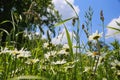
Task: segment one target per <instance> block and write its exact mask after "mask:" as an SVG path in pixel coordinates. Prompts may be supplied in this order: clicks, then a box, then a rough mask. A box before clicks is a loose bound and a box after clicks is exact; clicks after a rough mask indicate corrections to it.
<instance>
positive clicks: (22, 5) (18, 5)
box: [0, 0, 60, 41]
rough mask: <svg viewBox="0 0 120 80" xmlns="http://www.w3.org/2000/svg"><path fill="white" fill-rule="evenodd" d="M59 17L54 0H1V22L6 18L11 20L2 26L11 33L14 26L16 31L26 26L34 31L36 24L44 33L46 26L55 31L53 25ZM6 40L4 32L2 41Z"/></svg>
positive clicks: (0, 26)
mask: <svg viewBox="0 0 120 80" xmlns="http://www.w3.org/2000/svg"><path fill="white" fill-rule="evenodd" d="M59 19H60V16H59V13H58V11H56V10H55V9H54V5H53V3H52V0H0V23H1V22H3V21H5V20H9V21H11V23H10V22H6V23H4V24H1V25H0V28H2V29H5V30H7V31H8V32H9V33H11V31H12V29H13V27H15V31H14V32H15V33H18V32H20V31H23V30H25V29H26V28H27V29H28V30H31V29H32V31H34V29H35V28H36V26H39V28H40V31H41V32H42V33H44V30H43V27H44V26H47V27H48V29H49V30H51V31H52V32H54V29H53V28H52V26H53V25H54V23H56V22H58V21H59ZM33 26H34V27H33ZM12 32H13V31H12ZM5 40H6V34H5V33H4V34H3V38H2V41H5Z"/></svg>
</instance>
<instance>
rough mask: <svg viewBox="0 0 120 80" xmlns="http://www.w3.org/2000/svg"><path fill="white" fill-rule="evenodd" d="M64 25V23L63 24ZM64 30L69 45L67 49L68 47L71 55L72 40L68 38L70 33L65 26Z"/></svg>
mask: <svg viewBox="0 0 120 80" xmlns="http://www.w3.org/2000/svg"><path fill="white" fill-rule="evenodd" d="M64 26H65V25H64ZM65 31H66V36H67V41H68V45H69V49H70V54H71V56H72V57H73V48H72V41H71V39H70V34H69V32H68V30H67V28H66V26H65Z"/></svg>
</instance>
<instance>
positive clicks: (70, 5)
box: [65, 0, 79, 17]
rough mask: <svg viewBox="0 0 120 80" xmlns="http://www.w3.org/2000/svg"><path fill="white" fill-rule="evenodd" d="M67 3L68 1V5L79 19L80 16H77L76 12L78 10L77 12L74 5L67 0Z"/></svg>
mask: <svg viewBox="0 0 120 80" xmlns="http://www.w3.org/2000/svg"><path fill="white" fill-rule="evenodd" d="M65 1H66V2H67V4H68V5H69V6H70V7H71V8H72V9H73V10H74V12H75V14H76V16H77V17H79V16H78V14H77V12H76V10H75V8H74V7H73V5H72V4H71V3H70V2H68V1H67V0H65Z"/></svg>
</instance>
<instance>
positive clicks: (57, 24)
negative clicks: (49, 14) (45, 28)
mask: <svg viewBox="0 0 120 80" xmlns="http://www.w3.org/2000/svg"><path fill="white" fill-rule="evenodd" d="M71 19H73V17H71V18H68V19H65V20H62V21H61V22H59V23H56V24H55V25H54V26H53V27H55V26H60V25H62V24H64V23H65V22H67V21H69V20H71Z"/></svg>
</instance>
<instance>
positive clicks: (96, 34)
mask: <svg viewBox="0 0 120 80" xmlns="http://www.w3.org/2000/svg"><path fill="white" fill-rule="evenodd" d="M102 34H103V33H98V31H96V32H95V33H93V34H92V35H90V36H89V38H88V39H89V41H91V40H98V39H100V38H101V37H102Z"/></svg>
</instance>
